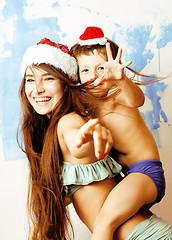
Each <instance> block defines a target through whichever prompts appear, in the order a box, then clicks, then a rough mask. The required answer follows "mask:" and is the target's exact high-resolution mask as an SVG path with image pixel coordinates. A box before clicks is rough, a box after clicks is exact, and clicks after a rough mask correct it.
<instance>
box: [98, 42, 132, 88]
mask: <svg viewBox="0 0 172 240" xmlns="http://www.w3.org/2000/svg"><path fill="white" fill-rule="evenodd" d="M106 53H107V61H105V60H104V59H103V58H102V56H101V55H100V54H99V53H98V51H97V50H94V54H95V55H96V56H97V57H98V58H101V60H103V61H104V74H103V75H102V76H101V77H99V78H97V79H96V80H95V81H94V85H95V86H98V85H100V84H101V83H103V82H104V81H112V83H113V82H114V81H115V82H116V81H120V80H122V79H123V78H124V68H126V67H128V66H129V65H130V64H131V63H132V61H128V62H126V63H124V64H122V63H121V56H122V49H121V48H119V49H118V53H117V56H116V58H115V59H113V55H112V50H111V46H110V43H109V42H108V43H106ZM116 83H117V84H118V82H116Z"/></svg>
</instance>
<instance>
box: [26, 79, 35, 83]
mask: <svg viewBox="0 0 172 240" xmlns="http://www.w3.org/2000/svg"><path fill="white" fill-rule="evenodd" d="M25 81H26V82H28V83H30V82H34V81H35V80H34V79H32V78H28V79H26V80H25Z"/></svg>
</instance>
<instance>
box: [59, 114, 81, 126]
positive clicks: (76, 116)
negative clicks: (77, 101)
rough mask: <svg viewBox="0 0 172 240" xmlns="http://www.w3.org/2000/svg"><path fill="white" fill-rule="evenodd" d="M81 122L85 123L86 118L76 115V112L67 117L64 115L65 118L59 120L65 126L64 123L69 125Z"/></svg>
mask: <svg viewBox="0 0 172 240" xmlns="http://www.w3.org/2000/svg"><path fill="white" fill-rule="evenodd" d="M69 120H70V121H72V122H73V121H76V120H77V121H80V122H85V120H84V118H83V117H81V116H80V115H79V114H77V113H75V112H71V113H68V114H66V115H64V116H63V117H61V118H60V120H59V123H60V124H64V123H68V124H69V122H68V121H69Z"/></svg>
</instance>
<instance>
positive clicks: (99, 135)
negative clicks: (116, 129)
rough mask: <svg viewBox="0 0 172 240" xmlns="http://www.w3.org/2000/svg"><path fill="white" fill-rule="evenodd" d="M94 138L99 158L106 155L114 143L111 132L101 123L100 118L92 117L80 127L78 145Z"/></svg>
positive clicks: (77, 137) (77, 138) (95, 149)
mask: <svg viewBox="0 0 172 240" xmlns="http://www.w3.org/2000/svg"><path fill="white" fill-rule="evenodd" d="M92 140H93V141H94V151H95V155H96V157H97V159H101V158H103V157H105V156H106V155H107V154H108V153H109V151H110V149H111V147H112V145H113V140H112V135H111V132H110V131H109V130H108V129H106V128H105V127H103V126H102V125H101V124H100V122H99V119H98V118H95V119H90V120H89V121H88V122H87V123H85V124H84V125H83V126H82V127H81V128H80V129H79V131H78V134H77V136H76V147H77V148H80V147H81V146H82V145H83V144H84V143H87V142H89V141H92Z"/></svg>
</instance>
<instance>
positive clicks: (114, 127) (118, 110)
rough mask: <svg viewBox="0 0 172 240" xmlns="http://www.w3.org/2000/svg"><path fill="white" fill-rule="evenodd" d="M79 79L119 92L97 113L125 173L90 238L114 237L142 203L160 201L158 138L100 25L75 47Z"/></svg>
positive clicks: (118, 53) (138, 93)
mask: <svg viewBox="0 0 172 240" xmlns="http://www.w3.org/2000/svg"><path fill="white" fill-rule="evenodd" d="M72 51H73V53H74V55H75V57H76V59H77V62H78V71H79V77H80V81H81V83H85V82H87V81H90V80H92V81H93V80H95V81H94V85H95V87H96V89H100V90H101V89H104V90H106V92H107V94H108V95H110V94H111V93H112V92H118V94H116V97H115V98H113V100H108V99H107V100H106V101H100V102H99V103H98V108H97V117H98V118H99V119H100V122H101V124H102V125H104V126H105V127H106V128H108V129H109V130H110V131H111V133H112V137H113V142H114V143H113V155H114V156H115V159H116V160H117V161H118V162H119V163H120V164H121V165H122V166H123V169H124V170H125V171H126V172H127V176H126V177H125V178H124V179H123V180H122V181H121V182H120V183H119V184H118V185H117V186H116V187H115V188H114V189H113V190H112V191H111V193H110V194H109V196H108V198H107V199H106V201H105V203H104V205H103V207H102V209H101V211H100V213H99V215H98V216H97V219H96V222H95V225H94V231H93V236H92V239H94V240H95V239H96V240H101V239H102V240H105V239H108V240H110V239H112V238H113V233H114V231H115V230H116V229H117V228H118V226H119V225H120V224H122V223H123V222H125V221H126V220H127V219H129V218H130V217H131V216H133V215H134V214H135V213H136V212H137V211H138V210H139V209H140V208H141V207H142V206H143V205H148V204H150V206H151V205H152V204H154V203H157V202H159V201H161V199H162V197H163V196H164V194H165V178H164V171H163V169H162V163H161V162H160V157H159V152H158V148H157V145H156V142H155V140H154V138H153V136H152V134H151V132H150V130H149V129H148V127H147V126H146V124H145V122H144V120H143V118H142V116H141V114H140V112H139V109H138V107H140V106H142V105H143V103H144V94H143V92H142V91H141V89H140V88H139V87H138V86H137V85H136V84H135V83H134V82H132V81H131V80H130V79H129V78H127V76H126V75H125V74H124V68H125V67H128V66H129V65H130V64H131V61H130V62H127V63H125V64H121V54H122V50H121V49H119V48H118V46H117V45H116V44H115V43H114V42H112V41H111V40H109V39H107V38H105V37H104V34H103V32H102V30H101V29H100V28H97V27H88V28H86V30H85V32H84V33H83V34H82V35H81V36H80V39H79V43H78V44H76V45H74V46H73V47H72Z"/></svg>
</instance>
